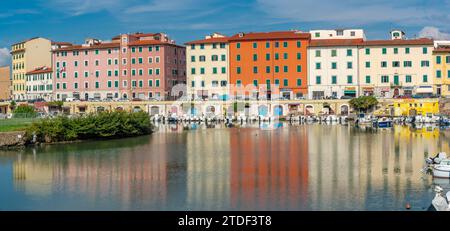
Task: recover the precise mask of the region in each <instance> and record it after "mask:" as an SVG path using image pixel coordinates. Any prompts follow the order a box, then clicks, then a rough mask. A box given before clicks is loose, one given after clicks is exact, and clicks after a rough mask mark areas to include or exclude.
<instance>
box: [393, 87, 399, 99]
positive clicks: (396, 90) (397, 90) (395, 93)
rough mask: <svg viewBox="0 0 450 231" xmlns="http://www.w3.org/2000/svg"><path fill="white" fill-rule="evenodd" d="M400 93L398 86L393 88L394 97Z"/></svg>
mask: <svg viewBox="0 0 450 231" xmlns="http://www.w3.org/2000/svg"><path fill="white" fill-rule="evenodd" d="M399 95H400V90H399V89H398V88H395V89H394V98H395V97H398V96H399Z"/></svg>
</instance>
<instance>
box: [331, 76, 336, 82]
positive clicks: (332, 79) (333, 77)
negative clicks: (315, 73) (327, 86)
mask: <svg viewBox="0 0 450 231" xmlns="http://www.w3.org/2000/svg"><path fill="white" fill-rule="evenodd" d="M331 84H337V76H335V75H333V76H331Z"/></svg>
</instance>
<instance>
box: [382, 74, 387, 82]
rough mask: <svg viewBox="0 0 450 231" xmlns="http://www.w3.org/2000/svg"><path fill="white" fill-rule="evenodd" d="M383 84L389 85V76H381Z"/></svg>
mask: <svg viewBox="0 0 450 231" xmlns="http://www.w3.org/2000/svg"><path fill="white" fill-rule="evenodd" d="M381 82H382V83H389V76H387V75H383V76H381Z"/></svg>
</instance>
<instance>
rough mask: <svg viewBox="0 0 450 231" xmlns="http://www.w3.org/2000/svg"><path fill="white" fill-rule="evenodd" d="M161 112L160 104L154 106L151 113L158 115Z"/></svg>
mask: <svg viewBox="0 0 450 231" xmlns="http://www.w3.org/2000/svg"><path fill="white" fill-rule="evenodd" d="M158 114H159V107H158V106H152V107H151V108H150V115H158Z"/></svg>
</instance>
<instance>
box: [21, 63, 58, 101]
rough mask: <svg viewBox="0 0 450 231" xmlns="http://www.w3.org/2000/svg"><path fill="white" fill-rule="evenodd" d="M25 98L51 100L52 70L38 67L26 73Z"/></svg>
mask: <svg viewBox="0 0 450 231" xmlns="http://www.w3.org/2000/svg"><path fill="white" fill-rule="evenodd" d="M26 96H27V100H36V99H42V100H45V101H52V100H53V70H52V68H49V67H39V68H36V69H35V70H33V71H30V72H27V73H26Z"/></svg>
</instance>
